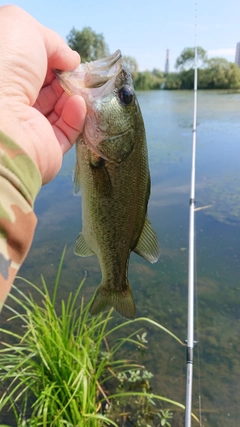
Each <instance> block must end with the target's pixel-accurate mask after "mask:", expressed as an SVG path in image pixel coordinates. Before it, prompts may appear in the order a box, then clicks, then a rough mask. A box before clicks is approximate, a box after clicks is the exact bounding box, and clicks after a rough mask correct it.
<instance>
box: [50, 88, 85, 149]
mask: <svg viewBox="0 0 240 427" xmlns="http://www.w3.org/2000/svg"><path fill="white" fill-rule="evenodd" d="M59 108H61V107H59ZM85 117H86V104H85V102H84V100H83V99H82V98H81V97H80V96H79V95H73V96H71V97H69V98H68V99H67V101H66V102H65V104H64V107H63V109H62V111H61V115H60V116H59V114H57V112H56V111H54V113H52V114H51V117H49V118H48V119H49V121H50V123H51V122H52V121H54V120H55V123H54V124H53V129H54V132H55V135H56V137H57V139H58V141H59V144H60V146H61V148H62V153H63V154H65V153H66V152H67V151H68V150H69V149H70V148H71V147H72V145H73V144H74V142H75V141H76V139H77V138H78V136H79V135H80V134H81V133H82V131H83V127H84V122H85Z"/></svg>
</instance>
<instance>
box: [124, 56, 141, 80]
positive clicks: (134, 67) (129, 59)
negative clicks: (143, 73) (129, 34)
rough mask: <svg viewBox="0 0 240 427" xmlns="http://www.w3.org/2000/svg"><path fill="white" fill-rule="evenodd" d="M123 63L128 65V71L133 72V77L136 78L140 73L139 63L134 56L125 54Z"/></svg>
mask: <svg viewBox="0 0 240 427" xmlns="http://www.w3.org/2000/svg"><path fill="white" fill-rule="evenodd" d="M123 63H124V64H125V65H126V67H127V69H128V71H129V72H130V73H131V75H132V78H133V79H135V78H136V77H137V73H138V63H137V61H136V59H135V58H133V56H125V55H123Z"/></svg>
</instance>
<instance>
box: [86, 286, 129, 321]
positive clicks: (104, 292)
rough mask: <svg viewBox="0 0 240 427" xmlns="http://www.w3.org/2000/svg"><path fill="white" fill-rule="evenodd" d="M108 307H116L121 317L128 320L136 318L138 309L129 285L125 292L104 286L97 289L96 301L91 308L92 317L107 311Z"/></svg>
mask: <svg viewBox="0 0 240 427" xmlns="http://www.w3.org/2000/svg"><path fill="white" fill-rule="evenodd" d="M107 307H114V308H115V310H116V311H117V312H118V313H119V314H121V316H123V317H126V318H127V319H134V318H135V317H136V307H135V303H134V299H133V294H132V290H131V287H130V285H129V283H128V282H127V286H126V288H125V289H124V291H122V292H121V291H119V290H114V289H107V288H106V287H104V286H103V285H102V284H101V285H100V286H99V287H98V288H97V290H96V293H95V296H94V300H93V302H92V305H91V307H90V313H91V315H92V316H94V315H95V314H98V313H100V312H101V311H103V310H105V308H107Z"/></svg>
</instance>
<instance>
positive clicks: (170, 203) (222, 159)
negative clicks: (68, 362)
mask: <svg viewBox="0 0 240 427" xmlns="http://www.w3.org/2000/svg"><path fill="white" fill-rule="evenodd" d="M138 98H139V102H140V105H141V108H142V113H143V117H144V121H145V125H146V131H147V139H148V147H149V162H150V169H151V178H152V192H151V200H150V203H149V217H150V220H151V222H152V225H153V227H154V229H155V230H156V232H157V234H158V238H159V242H160V246H161V257H160V260H159V262H158V263H156V264H154V265H150V264H149V263H147V262H146V261H145V260H143V259H142V258H140V257H138V256H137V255H135V254H133V255H132V256H131V262H130V269H129V280H130V283H131V286H132V288H133V292H134V296H135V300H136V305H137V315H138V316H148V317H150V318H151V319H154V320H156V321H158V322H159V323H161V324H163V325H164V326H165V327H168V328H170V329H171V330H172V331H173V332H174V333H176V334H177V335H178V336H179V337H180V338H181V339H182V340H185V339H186V337H187V268H188V265H187V263H188V250H187V248H188V217H189V204H188V201H189V192H190V168H191V147H192V118H193V94H192V93H191V92H183V91H176V92H175V91H173V92H171V91H153V92H140V93H139V94H138ZM197 123H198V128H197V161H196V201H197V207H201V206H205V205H211V207H209V208H208V209H206V210H200V211H198V212H196V260H197V261H196V264H197V265H196V285H197V305H196V307H197V308H196V311H195V313H197V316H196V322H195V323H196V337H197V339H198V341H199V344H198V346H197V347H196V349H195V352H194V355H195V359H194V391H193V410H194V411H195V412H196V413H197V411H198V394H199V386H200V393H201V396H202V414H203V415H202V416H203V422H204V425H205V426H211V427H217V426H219V427H221V426H224V425H227V426H228V427H234V426H237V425H239V423H240V409H239V402H240V381H239V375H240V361H239V354H240V340H239V336H240V280H239V277H240V174H239V156H240V94H232V93H226V92H211V91H209V92H208V91H204V92H199V95H198V119H197ZM74 156H75V153H74V150H72V151H71V152H70V153H68V155H66V156H65V159H64V164H63V167H62V170H61V172H60V174H59V175H58V176H57V177H56V178H55V179H54V180H53V181H52V182H51V183H50V184H49V185H47V186H46V187H44V188H43V189H42V190H41V192H40V194H39V197H38V199H37V201H36V205H35V210H36V213H37V215H38V218H39V222H38V226H37V230H36V234H35V238H34V242H33V245H32V248H31V251H30V253H29V255H28V257H27V259H26V261H25V263H24V265H23V266H22V268H21V271H20V275H22V276H24V277H26V278H27V279H29V280H32V281H34V282H35V283H40V277H39V276H40V274H43V275H44V277H45V279H46V282H47V283H51V282H53V278H54V277H55V274H56V270H57V266H58V262H59V259H60V256H61V253H62V250H63V248H64V246H65V245H67V253H66V257H65V262H64V268H63V272H62V280H61V283H62V288H61V292H62V297H63V298H64V296H65V295H67V294H68V292H69V291H72V290H73V291H74V289H76V287H77V285H78V284H79V282H80V281H81V279H82V278H83V275H84V271H85V270H87V271H88V278H87V282H86V294H87V297H89V296H90V295H91V293H92V292H94V290H95V288H96V286H97V285H98V284H99V283H100V281H101V272H100V268H99V265H98V262H97V260H96V258H95V257H90V258H78V257H76V256H74V255H73V247H74V244H75V240H76V238H77V235H78V233H79V232H80V229H81V197H80V196H77V197H74V196H73V184H72V169H73V164H74ZM19 286H21V287H22V288H24V287H26V285H23V284H22V283H20V282H19ZM26 291H27V288H26ZM115 316H116V321H119V316H118V315H117V314H115ZM148 341H149V350H148V352H147V354H146V356H145V360H144V364H145V365H146V367H147V369H148V370H149V371H151V372H152V373H153V374H154V379H153V381H152V385H153V387H154V391H155V392H157V393H159V394H162V395H165V396H167V397H169V398H171V399H174V400H178V401H181V402H182V403H185V380H186V378H185V373H186V365H185V349H184V348H182V347H181V348H180V347H179V346H178V344H176V343H175V342H174V341H173V340H172V339H171V338H169V337H168V336H166V335H165V334H164V333H159V332H156V331H155V330H153V329H150V328H149V329H148ZM198 356H199V357H198ZM198 371H199V372H200V377H199V379H198ZM5 421H7V420H5ZM174 425H175V426H177V425H184V422H183V415H182V414H180V413H177V414H176V421H175V424H174V423H173V426H174Z"/></svg>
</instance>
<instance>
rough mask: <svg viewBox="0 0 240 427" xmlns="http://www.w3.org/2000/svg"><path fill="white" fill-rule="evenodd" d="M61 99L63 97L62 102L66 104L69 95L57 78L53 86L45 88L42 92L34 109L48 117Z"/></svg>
mask: <svg viewBox="0 0 240 427" xmlns="http://www.w3.org/2000/svg"><path fill="white" fill-rule="evenodd" d="M63 94H65V96H63ZM61 97H63V100H62V102H63V103H65V102H66V99H67V98H68V95H67V94H66V93H65V92H64V90H63V89H62V87H61V85H60V84H59V82H58V81H57V79H56V78H55V79H54V80H53V81H52V83H51V85H48V86H45V87H43V88H42V89H41V90H40V92H39V95H38V98H37V100H36V102H35V104H34V105H33V107H34V108H36V109H37V110H38V111H40V113H42V114H43V115H44V116H46V115H48V114H50V113H51V111H52V110H53V109H54V107H55V104H56V103H57V102H59V101H58V100H59V99H61Z"/></svg>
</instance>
